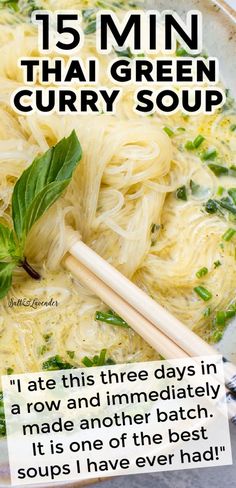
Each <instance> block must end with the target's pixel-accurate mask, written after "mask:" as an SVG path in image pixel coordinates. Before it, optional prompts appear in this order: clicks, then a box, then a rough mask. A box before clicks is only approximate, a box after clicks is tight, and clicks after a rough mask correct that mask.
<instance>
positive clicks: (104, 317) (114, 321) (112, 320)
mask: <svg viewBox="0 0 236 488" xmlns="http://www.w3.org/2000/svg"><path fill="white" fill-rule="evenodd" d="M95 320H97V321H99V322H105V323H106V324H111V325H118V326H120V327H125V328H126V329H127V328H129V325H128V324H127V322H125V320H123V319H122V318H121V317H119V315H117V314H116V313H115V312H113V311H112V310H109V311H108V312H99V311H98V312H96V314H95Z"/></svg>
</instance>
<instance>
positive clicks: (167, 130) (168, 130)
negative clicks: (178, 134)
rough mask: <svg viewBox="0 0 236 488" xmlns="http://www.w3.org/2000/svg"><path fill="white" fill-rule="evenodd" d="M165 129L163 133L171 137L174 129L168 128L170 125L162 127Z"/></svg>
mask: <svg viewBox="0 0 236 488" xmlns="http://www.w3.org/2000/svg"><path fill="white" fill-rule="evenodd" d="M163 130H164V131H165V133H166V134H167V135H168V136H169V137H173V135H174V131H173V130H172V129H170V127H164V129H163Z"/></svg>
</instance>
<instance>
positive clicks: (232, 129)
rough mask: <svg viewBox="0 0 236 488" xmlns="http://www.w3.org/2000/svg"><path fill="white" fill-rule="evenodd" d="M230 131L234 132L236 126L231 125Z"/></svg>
mask: <svg viewBox="0 0 236 488" xmlns="http://www.w3.org/2000/svg"><path fill="white" fill-rule="evenodd" d="M230 130H231V132H234V131H235V130H236V124H232V125H231V126H230Z"/></svg>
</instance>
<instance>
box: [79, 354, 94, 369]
mask: <svg viewBox="0 0 236 488" xmlns="http://www.w3.org/2000/svg"><path fill="white" fill-rule="evenodd" d="M81 362H82V364H83V365H84V366H86V368H91V367H92V366H93V361H92V360H91V359H89V358H88V357H87V356H85V357H84V358H83V359H82V361H81Z"/></svg>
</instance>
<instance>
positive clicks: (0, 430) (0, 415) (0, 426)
mask: <svg viewBox="0 0 236 488" xmlns="http://www.w3.org/2000/svg"><path fill="white" fill-rule="evenodd" d="M5 435H6V422H5V413H4V403H3V394H2V392H1V391H0V437H3V436H5Z"/></svg>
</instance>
